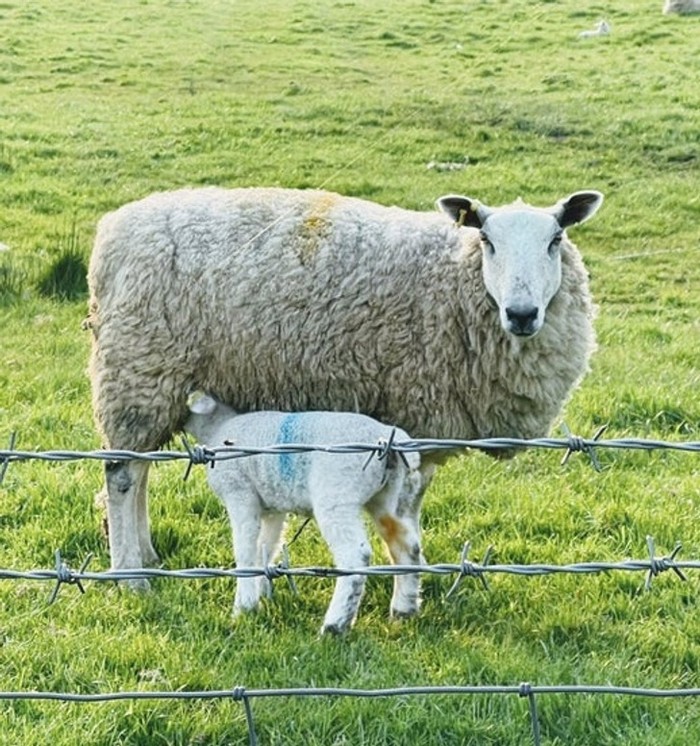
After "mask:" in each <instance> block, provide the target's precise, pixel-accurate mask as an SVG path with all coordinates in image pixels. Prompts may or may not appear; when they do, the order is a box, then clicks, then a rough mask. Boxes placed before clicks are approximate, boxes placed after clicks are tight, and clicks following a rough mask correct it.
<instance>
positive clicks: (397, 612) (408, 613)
mask: <svg viewBox="0 0 700 746" xmlns="http://www.w3.org/2000/svg"><path fill="white" fill-rule="evenodd" d="M417 613H418V609H417V608H416V609H392V610H391V612H390V614H391V618H392V619H398V620H401V619H410V618H411V617H414V616H415V615H416V614H417Z"/></svg>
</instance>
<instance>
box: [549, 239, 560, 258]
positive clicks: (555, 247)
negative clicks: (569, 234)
mask: <svg viewBox="0 0 700 746" xmlns="http://www.w3.org/2000/svg"><path fill="white" fill-rule="evenodd" d="M561 237H562V234H561V233H557V235H556V236H554V238H553V239H552V240H551V241H550V244H549V246H548V247H547V251H548V252H549V255H550V256H554V254H556V253H557V251H559V248H560V247H561Z"/></svg>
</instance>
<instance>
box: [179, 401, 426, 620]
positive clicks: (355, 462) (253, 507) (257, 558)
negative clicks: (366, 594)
mask: <svg viewBox="0 0 700 746" xmlns="http://www.w3.org/2000/svg"><path fill="white" fill-rule="evenodd" d="M189 409H190V415H189V417H188V419H187V421H186V423H185V426H184V429H185V430H186V431H187V432H189V433H191V434H192V435H194V436H195V437H196V438H197V439H198V441H199V442H200V443H202V444H206V445H207V446H212V447H214V446H222V445H224V444H226V443H228V442H230V441H233V443H234V444H235V445H237V446H248V447H251V446H252V447H261V446H262V447H265V446H270V445H274V444H280V443H296V444H307V445H318V444H324V445H334V444H340V443H343V444H348V443H350V442H355V443H378V442H381V441H387V440H388V439H389V438H390V437H391V435H392V428H390V427H388V426H386V425H382V424H381V423H379V422H377V421H376V420H373V419H371V418H369V417H366V416H364V415H361V414H354V413H344V412H303V413H283V412H252V413H249V414H236V412H234V410H232V409H231V408H230V407H228V406H226V405H225V404H222V403H221V402H217V401H216V400H215V399H214V398H213V397H211V396H208V395H206V394H203V393H202V392H197V393H196V394H195V395H194V396H193V397H191V398H190V404H189ZM394 437H395V438H396V439H397V440H399V441H401V440H404V441H407V440H409V438H408V435H407V434H406V433H405V432H403V431H402V430H396V431H395V433H394ZM215 465H216V468H214V469H210V470H209V472H208V475H209V476H208V480H209V485H210V486H211V488H212V489H213V490H214V492H216V494H217V495H218V496H219V498H220V499H221V500H222V502H223V503H224V504H225V506H226V510H227V511H228V515H229V520H230V522H231V529H232V532H233V547H234V553H235V556H236V561H237V566H238V567H261V566H262V565H263V563H264V560H265V557H268V558H270V559H273V558H274V557H275V555H276V553H277V551H278V549H279V543H280V536H281V534H282V531H283V528H284V521H285V514H286V513H287V512H293V513H301V514H312V515H313V516H314V517H315V519H316V522H317V523H318V527H319V529H320V531H321V534H322V535H323V537H324V539H325V540H326V542H327V543H328V546H329V548H330V550H331V552H332V554H333V560H334V562H335V564H336V566H337V567H340V568H342V569H358V568H362V567H366V566H367V565H368V564H369V560H370V545H369V542H368V540H367V534H366V531H365V527H364V524H363V520H362V508H365V509H366V510H367V512H368V513H369V514H370V515H371V516H372V518H373V520H374V523H375V525H376V526H377V529H378V530H379V533H380V535H381V536H382V538H383V539H384V541H385V543H386V545H387V548H388V549H389V554H390V556H391V558H392V560H393V561H394V562H395V563H397V564H400V565H419V564H421V561H422V560H421V558H422V554H421V545H420V506H421V499H422V496H423V492H424V489H425V486H426V485H427V482H428V474H427V473H426V475H425V478H424V476H423V475H422V474H421V471H420V457H419V456H418V454H417V453H407V454H405V455H403V457H397V456H396V454H392V453H391V452H390V453H389V455H387V456H385V457H384V458H382V460H381V461H380V460H379V459H378V458H371V459H370V460H369V461H368V460H367V453H327V452H323V451H310V452H306V453H299V454H294V453H282V454H280V455H274V456H272V455H269V454H261V455H255V456H247V457H243V458H236V459H235V460H224V461H219V462H216V464H215ZM265 583H266V581H265V579H263V578H255V577H251V578H240V579H239V580H238V584H237V586H236V597H235V601H234V605H233V611H234V615H237V614H240V613H241V612H242V611H247V610H252V609H255V608H256V607H257V606H258V603H259V600H260V596H261V593H262V591H263V589H264V585H265ZM364 585H365V577H364V576H363V575H352V576H343V577H339V578H338V580H337V581H336V587H335V591H334V593H333V598H332V600H331V603H330V606H329V607H328V611H327V613H326V616H325V619H324V622H323V626H322V628H321V632H322V633H324V632H332V633H341V632H345V631H346V630H348V629H349V628H350V626H351V625H352V624H353V622H354V620H355V617H356V616H357V611H358V609H359V606H360V601H361V598H362V594H363V590H364ZM419 595H420V580H419V576H418V574H407V575H397V576H396V577H395V579H394V594H393V597H392V600H391V614H392V616H396V617H407V616H411V615H413V614H415V613H416V612H417V611H418V607H419Z"/></svg>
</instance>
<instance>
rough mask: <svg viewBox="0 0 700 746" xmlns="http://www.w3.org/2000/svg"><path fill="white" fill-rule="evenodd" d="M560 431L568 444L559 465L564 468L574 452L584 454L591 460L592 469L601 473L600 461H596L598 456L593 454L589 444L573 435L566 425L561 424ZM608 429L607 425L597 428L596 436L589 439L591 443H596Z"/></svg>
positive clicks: (593, 451)
mask: <svg viewBox="0 0 700 746" xmlns="http://www.w3.org/2000/svg"><path fill="white" fill-rule="evenodd" d="M561 429H562V430H563V432H564V435H565V436H566V439H567V442H568V448H567V449H566V453H565V454H564V457H563V458H562V460H561V465H562V466H566V464H567V462H568V461H569V458H570V457H571V454H572V453H574V452H582V453H585V454H586V455H587V456H588V457H589V458H590V460H591V463H592V464H593V468H594V469H595V470H596V471H598V472H600V471H603V469H602V467H601V465H600V461H598V455H597V454H596V452H595V449H594V448H593V446H592V445H591V443H590V442H587V441H586V440H585V439H584V438H581V437H580V436H578V435H574V434H573V433H572V432H571V430H569V428H568V427H567V426H566V423H564V422H562V425H561ZM607 429H608V426H607V424H606V425H603V426H602V427H599V428H598V430H597V431H596V434H595V435H594V436H593V438H592V439H591V440H592V441H596V440H598V439H599V438H600V436H601V435H602V434H603V433H604V432H605V431H606V430H607Z"/></svg>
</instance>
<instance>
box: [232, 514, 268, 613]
mask: <svg viewBox="0 0 700 746" xmlns="http://www.w3.org/2000/svg"><path fill="white" fill-rule="evenodd" d="M229 519H230V521H231V531H232V533H233V552H234V556H235V559H236V568H238V569H242V568H250V567H257V566H258V542H259V539H260V527H261V511H260V509H259V507H258V506H253V505H248V504H246V505H241V504H238V505H237V506H236V515H235V516H234V515H233V511H232V510H231V509H229ZM259 581H260V578H259V577H255V576H253V577H240V578H238V580H237V582H236V597H235V599H234V602H233V615H234V616H238V615H239V614H240V613H241V612H244V611H252V610H253V609H255V608H257V606H258V603H259V602H260V587H261V583H260V582H259Z"/></svg>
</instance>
